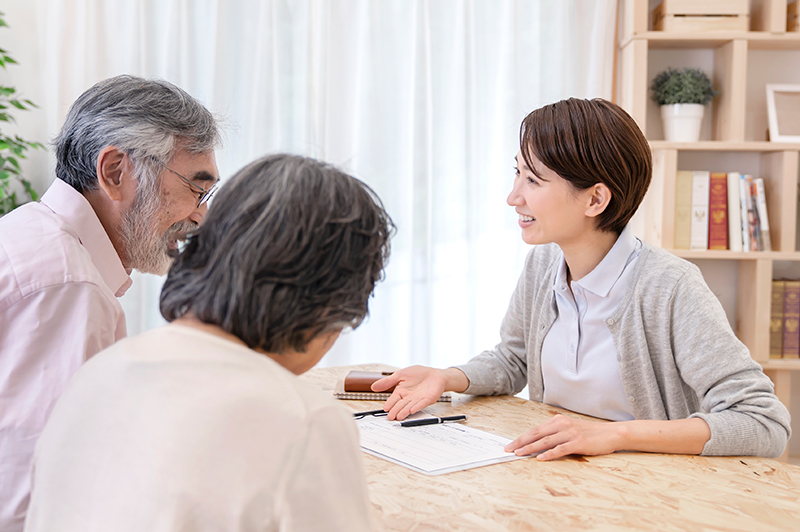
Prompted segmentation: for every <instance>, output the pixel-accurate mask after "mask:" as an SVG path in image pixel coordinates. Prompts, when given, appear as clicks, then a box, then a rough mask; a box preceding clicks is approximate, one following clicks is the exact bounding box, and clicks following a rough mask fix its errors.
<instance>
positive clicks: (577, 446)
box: [505, 414, 623, 460]
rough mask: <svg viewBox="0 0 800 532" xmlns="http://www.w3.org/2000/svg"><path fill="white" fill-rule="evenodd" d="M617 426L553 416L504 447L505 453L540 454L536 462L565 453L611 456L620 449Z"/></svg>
mask: <svg viewBox="0 0 800 532" xmlns="http://www.w3.org/2000/svg"><path fill="white" fill-rule="evenodd" d="M619 429H620V424H619V423H604V422H598V421H584V420H582V419H574V418H571V417H567V416H562V415H561V414H558V415H556V416H555V417H552V418H550V419H548V420H547V421H545V422H544V423H542V424H540V425H537V426H535V427H533V428H532V429H531V430H529V431H528V432H526V433H525V434H523V435H522V436H520V437H519V438H517V439H516V440H514V441H512V442H511V443H509V444H508V445H506V447H505V450H506V451H508V452H513V453H515V454H517V455H520V456H523V455H527V454H533V453H539V452H541V454H540V455H539V456H537V458H538V459H539V460H554V459H556V458H561V457H562V456H566V455H568V454H586V455H598V454H610V453H613V452H614V451H617V450H620V449H622V447H621V446H620V445H621V444H622V441H623V438H622V435H621V433H620V430H619Z"/></svg>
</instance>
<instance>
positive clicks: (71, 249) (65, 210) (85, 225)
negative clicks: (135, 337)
mask: <svg viewBox="0 0 800 532" xmlns="http://www.w3.org/2000/svg"><path fill="white" fill-rule="evenodd" d="M128 273H129V272H127V271H126V270H125V268H124V267H123V266H122V262H121V261H120V259H119V256H118V255H117V253H116V250H115V249H114V246H113V245H112V243H111V240H110V239H109V238H108V234H107V233H106V232H105V229H104V228H103V226H102V224H101V223H100V220H99V219H98V218H97V215H96V214H95V212H94V210H93V209H92V207H91V205H90V204H89V202H88V201H87V200H86V198H84V197H83V195H82V194H80V193H79V192H77V191H76V190H75V189H74V188H72V187H71V186H69V185H67V184H66V183H64V182H63V181H61V180H60V179H56V180H55V181H54V182H53V184H52V185H51V186H50V188H49V189H48V190H47V192H46V193H45V194H44V196H43V197H42V200H41V202H39V203H28V204H26V205H23V206H22V207H19V208H18V209H16V210H14V211H13V212H11V213H9V214H7V215H6V216H4V217H3V218H2V219H0V530H3V531H4V532H17V531H21V530H22V527H23V521H24V517H25V510H26V508H27V505H28V498H29V494H30V471H29V470H30V464H31V460H32V457H33V450H34V446H35V445H36V440H37V438H38V437H39V434H40V433H41V431H42V429H43V428H44V424H45V421H47V418H48V416H49V415H50V411H51V410H52V408H53V404H54V403H55V401H56V400H57V399H58V397H59V395H61V392H62V391H63V390H64V388H65V386H66V384H67V382H68V381H69V379H70V377H71V376H72V374H73V373H75V371H76V370H77V369H78V367H79V366H80V365H81V364H82V363H83V362H84V361H86V360H87V359H88V358H89V357H91V356H92V355H94V354H95V353H97V352H98V351H100V350H101V349H104V348H105V347H108V346H109V345H111V344H112V343H114V342H115V341H117V340H119V339H120V338H123V337H124V336H125V314H124V313H123V311H122V307H121V306H120V304H119V302H118V301H117V297H120V296H122V295H123V294H124V293H125V291H126V290H127V289H128V287H129V286H130V285H131V279H130V276H129V275H128Z"/></svg>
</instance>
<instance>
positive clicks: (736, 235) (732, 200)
mask: <svg viewBox="0 0 800 532" xmlns="http://www.w3.org/2000/svg"><path fill="white" fill-rule="evenodd" d="M728 247H729V248H730V250H731V251H742V210H741V208H740V206H739V172H729V173H728Z"/></svg>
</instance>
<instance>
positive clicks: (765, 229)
mask: <svg viewBox="0 0 800 532" xmlns="http://www.w3.org/2000/svg"><path fill="white" fill-rule="evenodd" d="M753 184H754V185H755V189H756V207H757V210H758V221H759V222H760V223H761V241H762V243H763V247H764V251H772V239H771V238H770V237H769V217H768V216H767V191H766V188H765V187H764V179H762V178H760V177H757V178H756V179H754V180H753Z"/></svg>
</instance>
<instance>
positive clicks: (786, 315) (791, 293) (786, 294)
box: [782, 281, 800, 358]
mask: <svg viewBox="0 0 800 532" xmlns="http://www.w3.org/2000/svg"><path fill="white" fill-rule="evenodd" d="M799 331H800V281H785V282H784V291H783V350H782V354H783V358H800V332H799Z"/></svg>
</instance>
